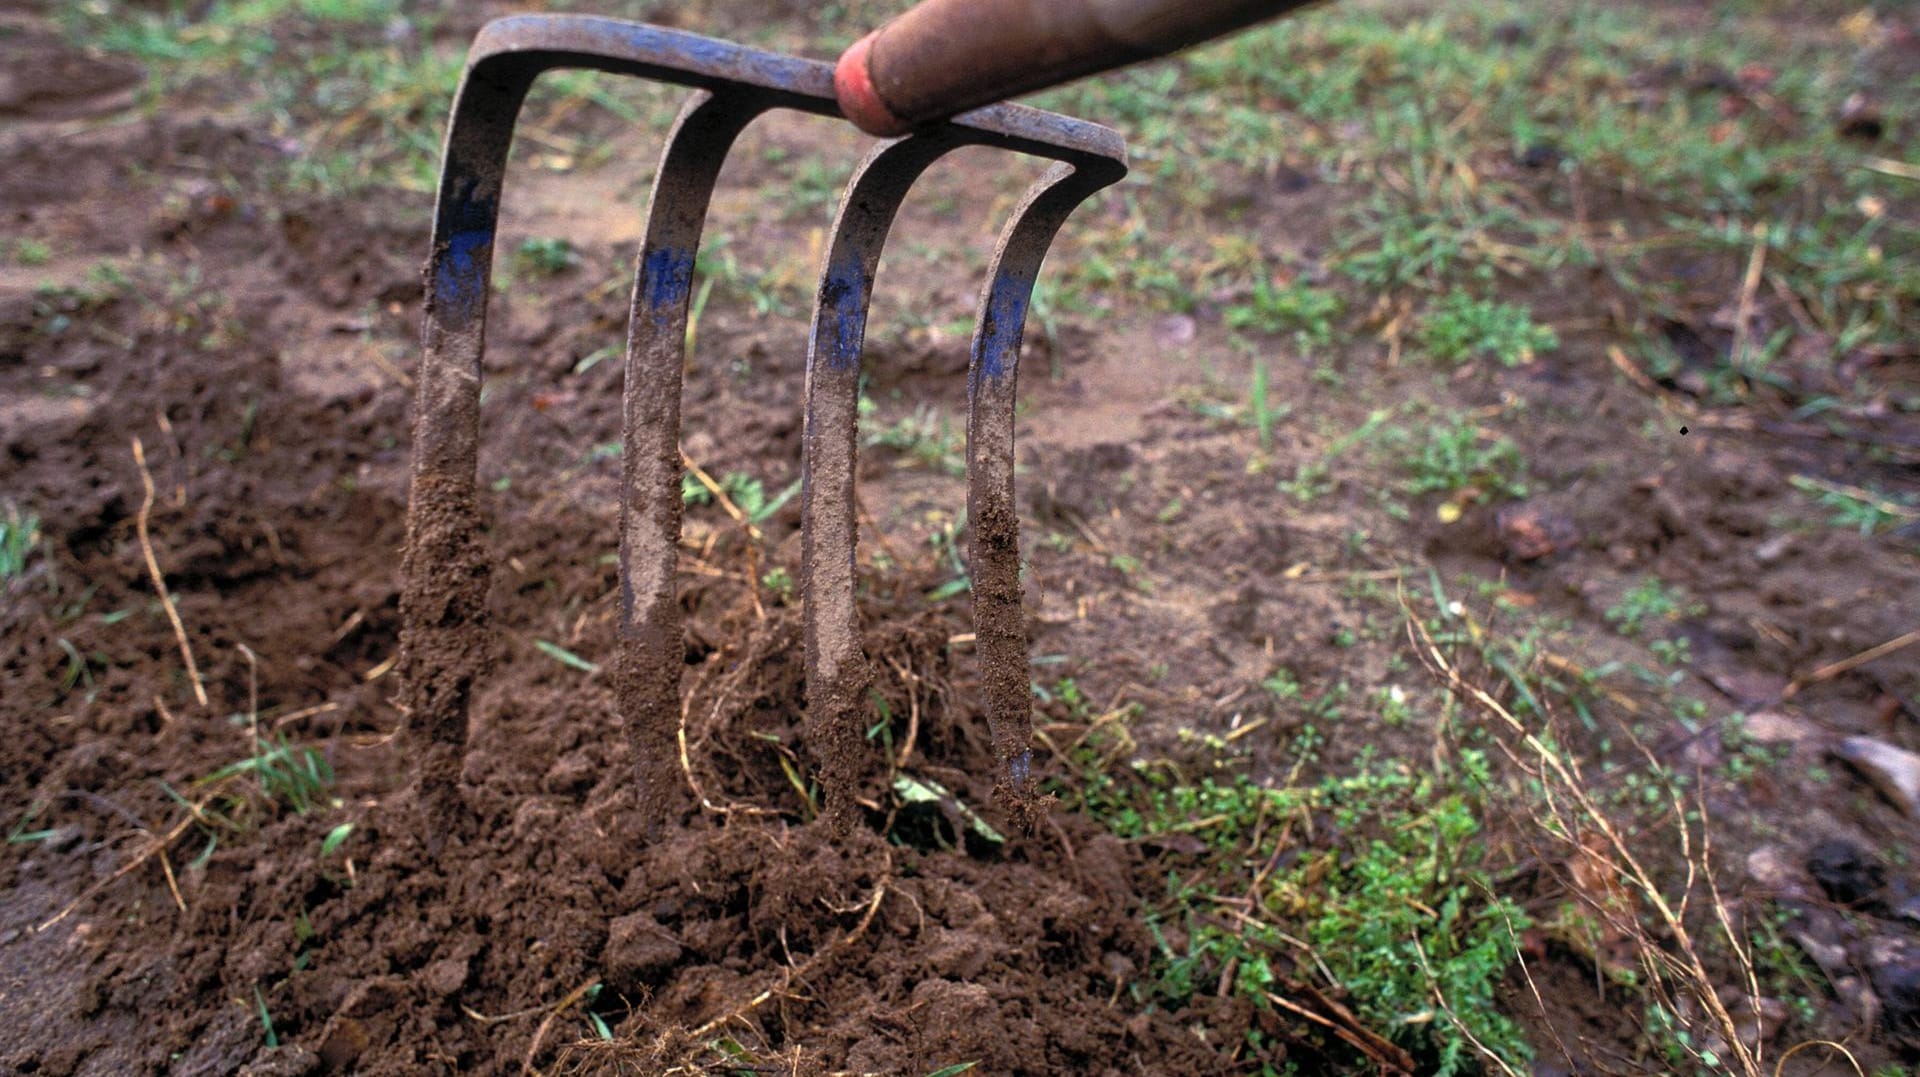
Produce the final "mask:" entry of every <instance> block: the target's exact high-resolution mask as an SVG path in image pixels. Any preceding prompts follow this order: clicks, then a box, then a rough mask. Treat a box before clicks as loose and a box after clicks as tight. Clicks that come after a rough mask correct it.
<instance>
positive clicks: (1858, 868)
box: [1807, 838, 1887, 905]
mask: <svg viewBox="0 0 1920 1077" xmlns="http://www.w3.org/2000/svg"><path fill="white" fill-rule="evenodd" d="M1807 873H1808V874H1810V875H1812V876H1813V881H1814V882H1817V883H1819V884H1820V889H1822V890H1824V891H1826V893H1827V896H1828V897H1829V898H1832V899H1833V900H1834V901H1836V902H1838V903H1840V904H1842V905H1857V904H1859V903H1860V902H1862V901H1865V900H1866V899H1868V898H1870V897H1872V896H1873V895H1874V894H1876V893H1878V892H1879V890H1880V888H1881V887H1883V886H1885V885H1887V869H1886V868H1885V867H1883V866H1881V864H1880V861H1879V860H1878V859H1877V858H1875V857H1874V855H1873V854H1872V853H1870V852H1868V851H1867V850H1865V849H1862V848H1861V847H1859V846H1858V845H1855V844H1854V843H1852V842H1850V841H1845V840H1842V839H1839V838H1835V839H1831V840H1828V841H1823V842H1821V843H1820V844H1818V845H1816V846H1814V847H1813V851H1812V852H1810V853H1808V854H1807Z"/></svg>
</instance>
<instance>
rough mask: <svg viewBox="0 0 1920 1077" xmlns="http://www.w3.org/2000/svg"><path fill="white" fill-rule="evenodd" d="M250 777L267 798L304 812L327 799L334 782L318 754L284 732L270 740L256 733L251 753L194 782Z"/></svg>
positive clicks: (330, 772)
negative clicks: (293, 740) (296, 742)
mask: <svg viewBox="0 0 1920 1077" xmlns="http://www.w3.org/2000/svg"><path fill="white" fill-rule="evenodd" d="M243 776H249V777H252V778H253V779H254V780H255V782H256V783H257V784H258V787H259V790H260V793H261V794H262V795H263V796H265V797H266V798H267V799H268V800H271V801H273V802H275V803H279V804H284V805H285V806H287V807H289V808H291V809H293V810H294V811H295V812H297V813H299V814H301V815H305V814H306V813H307V812H309V811H312V810H313V809H314V808H315V807H316V806H318V805H321V804H324V803H325V802H326V792H327V789H328V788H329V787H330V786H332V785H333V768H332V767H331V766H328V765H327V761H326V759H324V758H322V757H321V755H320V753H319V752H317V751H315V750H313V749H312V748H309V747H306V746H304V745H298V744H294V743H293V742H291V741H289V740H288V739H287V738H286V736H285V735H284V734H275V735H274V736H273V737H272V738H271V739H269V738H267V737H259V736H256V737H255V738H254V754H252V755H250V756H248V757H247V758H245V759H241V760H238V761H236V762H232V763H228V764H227V765H226V766H224V767H221V768H220V769H219V770H216V771H214V772H213V773H211V774H208V775H207V776H206V777H204V778H201V779H199V780H197V781H195V782H194V785H196V786H212V785H218V784H220V783H221V782H224V781H226V780H227V779H230V778H238V777H243Z"/></svg>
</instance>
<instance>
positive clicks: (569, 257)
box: [514, 237, 580, 277]
mask: <svg viewBox="0 0 1920 1077" xmlns="http://www.w3.org/2000/svg"><path fill="white" fill-rule="evenodd" d="M514 258H515V259H516V260H517V261H518V263H519V265H520V267H521V268H522V269H524V270H526V271H527V272H530V273H533V274H536V275H538V276H542V277H554V276H558V275H560V274H562V273H565V272H566V271H567V270H569V269H572V268H574V267H575V266H577V265H579V264H580V254H579V252H578V251H575V250H574V249H573V244H572V243H570V242H568V241H567V240H565V239H562V238H559V237H546V238H540V237H534V238H529V239H524V240H522V241H521V242H520V246H519V248H518V249H517V250H515V251H514Z"/></svg>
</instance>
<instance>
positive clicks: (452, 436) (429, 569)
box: [399, 64, 540, 848]
mask: <svg viewBox="0 0 1920 1077" xmlns="http://www.w3.org/2000/svg"><path fill="white" fill-rule="evenodd" d="M539 70H540V68H539V67H538V66H535V65H531V64H504V65H498V66H496V68H495V69H493V70H492V71H490V72H489V76H488V77H484V78H482V77H476V73H475V72H474V71H472V70H469V72H468V75H467V77H466V78H465V79H463V80H462V81H461V84H460V89H459V91H458V93H457V95H456V96H455V99H454V107H453V118H452V120H451V122H450V124H449V126H448V130H447V143H446V153H445V159H444V163H443V164H442V166H441V170H440V191H439V196H438V201H437V203H436V205H435V207H434V219H433V253H432V256H431V257H430V259H429V261H428V265H427V278H426V280H427V298H426V326H425V329H424V332H423V345H424V348H423V353H422V355H421V360H420V368H419V371H418V373H417V375H416V380H417V390H416V398H415V404H414V425H413V464H412V475H411V486H412V490H411V493H410V497H409V499H408V503H407V547H406V554H405V558H404V561H403V564H402V569H401V571H402V573H403V575H404V578H405V584H404V587H403V590H402V592H401V596H400V616H401V621H402V625H403V631H402V634H401V648H400V664H399V665H400V682H401V686H402V688H401V692H402V704H403V706H404V707H405V708H406V713H407V727H408V733H409V736H410V738H411V739H412V741H413V743H414V745H415V746H416V747H415V750H416V751H418V752H419V753H420V756H419V758H418V760H417V761H416V763H415V766H416V774H415V786H414V787H415V792H416V797H417V799H418V801H419V803H420V806H421V808H422V809H423V811H424V812H425V815H426V823H427V831H426V833H427V835H428V840H429V843H430V845H432V846H434V847H436V848H437V847H438V845H439V844H440V842H442V841H443V840H444V839H445V837H446V835H448V834H449V833H454V832H458V831H461V830H464V829H465V824H466V811H465V808H464V804H463V802H462V800H461V797H460V792H459V782H460V766H461V760H462V756H463V755H464V754H465V751H466V744H467V703H468V697H469V696H470V695H471V693H472V690H473V685H474V683H475V681H476V680H477V679H478V678H479V675H480V672H481V669H482V667H483V666H484V665H485V651H486V648H487V640H488V636H487V631H486V604H487V584H488V581H489V577H490V575H491V567H490V565H489V564H488V561H487V556H486V551H485V549H484V548H483V546H482V543H481V538H480V536H481V533H482V531H483V528H484V522H483V521H482V519H481V516H480V508H479V501H478V498H477V496H476V494H475V492H474V469H475V466H476V463H477V460H478V454H479V437H480V378H481V371H480V366H481V356H482V354H483V353H484V352H485V349H486V344H485V340H486V322H487V293H488V289H489V285H490V281H491V277H492V267H493V238H494V227H495V224H496V222H497V219H498V216H499V207H500V186H501V177H502V175H503V173H504V172H505V170H506V165H507V150H508V147H509V145H510V144H511V142H512V140H513V125H514V121H515V119H516V117H517V116H518V114H519V111H520V104H521V102H522V101H523V100H524V99H525V97H526V92H527V88H528V87H529V86H531V85H532V83H533V79H534V77H535V75H537V74H538V73H539Z"/></svg>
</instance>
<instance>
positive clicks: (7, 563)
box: [0, 506, 40, 583]
mask: <svg viewBox="0 0 1920 1077" xmlns="http://www.w3.org/2000/svg"><path fill="white" fill-rule="evenodd" d="M39 544H40V518H39V517H38V516H35V515H33V514H32V513H23V512H21V511H20V510H19V509H16V508H13V507H11V506H9V507H8V509H7V511H6V512H5V514H4V515H0V583H7V582H9V581H11V580H13V579H16V578H17V577H19V575H20V574H21V573H23V572H25V571H26V568H27V559H28V558H29V557H31V556H33V550H34V547H35V546H38V545H39Z"/></svg>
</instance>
